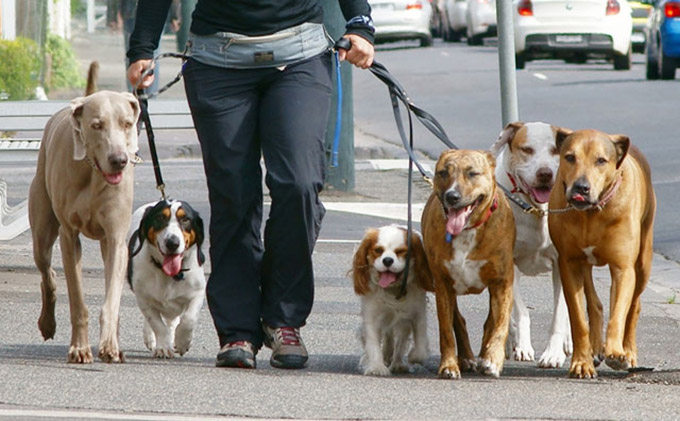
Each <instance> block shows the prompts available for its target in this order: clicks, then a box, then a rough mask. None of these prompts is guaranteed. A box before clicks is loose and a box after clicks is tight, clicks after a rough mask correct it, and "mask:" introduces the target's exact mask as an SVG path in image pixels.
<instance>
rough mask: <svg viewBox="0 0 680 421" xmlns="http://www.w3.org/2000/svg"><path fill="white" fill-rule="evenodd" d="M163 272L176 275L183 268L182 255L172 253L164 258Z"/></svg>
mask: <svg viewBox="0 0 680 421" xmlns="http://www.w3.org/2000/svg"><path fill="white" fill-rule="evenodd" d="M161 267H162V268H163V273H165V274H166V275H168V276H176V275H177V274H178V273H179V271H180V270H182V255H181V254H172V255H169V256H165V258H164V259H163V265H162V266H161Z"/></svg>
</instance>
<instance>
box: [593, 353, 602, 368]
mask: <svg viewBox="0 0 680 421" xmlns="http://www.w3.org/2000/svg"><path fill="white" fill-rule="evenodd" d="M602 361H604V354H602V353H600V354H595V355H593V365H594V366H595V367H599V366H600V364H602Z"/></svg>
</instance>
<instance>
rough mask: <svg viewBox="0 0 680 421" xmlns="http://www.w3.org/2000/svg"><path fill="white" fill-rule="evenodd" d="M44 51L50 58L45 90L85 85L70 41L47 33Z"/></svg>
mask: <svg viewBox="0 0 680 421" xmlns="http://www.w3.org/2000/svg"><path fill="white" fill-rule="evenodd" d="M46 53H47V55H48V56H49V57H51V60H52V62H51V64H52V66H51V68H50V73H49V74H50V77H49V80H47V81H46V83H47V86H45V90H46V91H47V92H50V91H53V90H57V89H61V88H83V87H85V78H83V76H82V75H81V74H80V68H79V67H78V60H77V59H76V55H75V53H74V52H73V48H72V47H71V43H70V42H68V41H66V40H65V39H63V38H61V37H59V36H57V35H53V34H49V35H47V47H46Z"/></svg>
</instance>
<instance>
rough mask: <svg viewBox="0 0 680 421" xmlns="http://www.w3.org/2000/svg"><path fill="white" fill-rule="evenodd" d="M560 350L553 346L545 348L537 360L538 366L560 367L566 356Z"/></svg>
mask: <svg viewBox="0 0 680 421" xmlns="http://www.w3.org/2000/svg"><path fill="white" fill-rule="evenodd" d="M562 351H563V350H562V349H561V348H560V349H557V350H556V349H554V348H547V349H546V350H545V352H543V355H541V359H540V360H538V366H539V367H540V368H559V367H562V365H563V364H564V361H565V360H566V359H567V356H566V355H565V354H564V352H562Z"/></svg>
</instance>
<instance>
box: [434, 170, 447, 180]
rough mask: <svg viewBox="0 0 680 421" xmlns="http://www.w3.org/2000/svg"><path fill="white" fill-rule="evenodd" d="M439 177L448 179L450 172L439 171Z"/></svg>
mask: <svg viewBox="0 0 680 421" xmlns="http://www.w3.org/2000/svg"><path fill="white" fill-rule="evenodd" d="M437 177H441V178H448V177H449V172H448V171H446V170H439V171H437Z"/></svg>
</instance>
